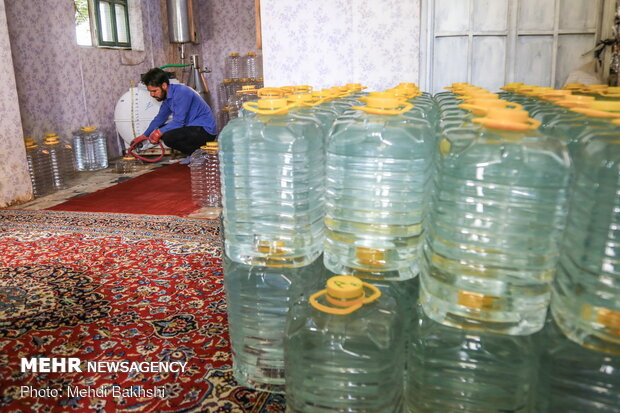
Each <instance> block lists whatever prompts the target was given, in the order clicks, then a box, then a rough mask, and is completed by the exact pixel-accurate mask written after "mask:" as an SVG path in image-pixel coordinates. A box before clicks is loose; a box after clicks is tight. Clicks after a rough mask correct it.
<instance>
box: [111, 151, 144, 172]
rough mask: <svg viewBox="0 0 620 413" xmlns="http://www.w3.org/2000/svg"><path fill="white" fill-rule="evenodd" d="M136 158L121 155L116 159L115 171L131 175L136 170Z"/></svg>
mask: <svg viewBox="0 0 620 413" xmlns="http://www.w3.org/2000/svg"><path fill="white" fill-rule="evenodd" d="M138 166H139V165H138V160H137V159H136V158H134V157H133V156H131V155H127V156H123V157H121V159H119V160H118V161H116V165H115V169H116V173H117V174H120V175H131V174H133V173H134V172H136V171H137V170H138Z"/></svg>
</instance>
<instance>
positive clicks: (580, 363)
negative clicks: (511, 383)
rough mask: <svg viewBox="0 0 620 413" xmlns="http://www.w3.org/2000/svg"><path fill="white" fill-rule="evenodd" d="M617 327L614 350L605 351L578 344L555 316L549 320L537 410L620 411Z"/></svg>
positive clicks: (550, 412)
mask: <svg viewBox="0 0 620 413" xmlns="http://www.w3.org/2000/svg"><path fill="white" fill-rule="evenodd" d="M576 316H577V317H579V316H580V315H579V314H576ZM617 327H618V324H616V327H615V329H612V330H611V331H610V332H611V333H612V335H611V336H610V338H612V339H613V341H615V343H616V344H615V350H614V351H611V352H605V351H601V350H597V349H594V348H589V346H584V345H580V344H577V343H576V342H575V341H573V340H571V339H569V338H568V337H566V334H565V333H564V332H563V330H562V329H560V328H559V327H558V326H557V324H556V323H555V321H554V320H553V319H551V318H550V319H549V320H548V322H547V325H545V329H544V330H543V332H542V336H543V342H542V346H541V347H542V350H543V351H542V356H541V362H540V369H539V379H538V381H537V385H536V387H537V388H538V397H537V402H536V410H535V411H536V412H537V413H556V412H562V413H584V412H605V413H620V374H618V371H620V352H618V348H619V346H618V344H617V343H619V342H620V334H619V332H620V330H619V329H618V328H617Z"/></svg>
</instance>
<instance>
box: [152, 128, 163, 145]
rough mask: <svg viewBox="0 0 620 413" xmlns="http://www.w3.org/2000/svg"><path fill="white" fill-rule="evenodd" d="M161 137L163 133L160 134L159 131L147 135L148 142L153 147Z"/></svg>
mask: <svg viewBox="0 0 620 413" xmlns="http://www.w3.org/2000/svg"><path fill="white" fill-rule="evenodd" d="M161 135H163V133H161V131H160V130H159V129H155V130H154V131H153V132H151V134H150V135H149V142H151V143H152V144H153V145H156V144H158V143H159V140H160V139H161Z"/></svg>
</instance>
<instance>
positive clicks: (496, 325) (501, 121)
mask: <svg viewBox="0 0 620 413" xmlns="http://www.w3.org/2000/svg"><path fill="white" fill-rule="evenodd" d="M473 121H474V122H475V123H478V124H481V125H482V128H481V129H480V132H479V133H476V134H472V133H466V134H464V136H461V140H460V141H454V142H452V141H450V139H449V137H445V136H444V137H443V139H444V140H442V142H441V143H440V147H441V148H442V150H441V154H442V156H441V158H440V162H441V165H440V166H439V168H438V169H439V174H438V176H437V178H436V179H435V185H436V187H435V188H434V190H433V191H432V193H433V200H432V204H433V208H432V210H431V212H430V214H429V220H428V226H427V227H426V228H425V231H426V240H425V245H424V259H423V260H422V262H423V266H422V271H421V275H422V279H421V293H420V300H421V302H422V304H423V306H424V310H425V312H426V314H428V316H429V317H431V318H432V319H434V320H435V321H437V322H440V323H444V324H448V325H455V326H459V325H462V324H463V323H464V322H467V323H468V322H471V320H476V322H477V323H479V324H480V325H481V328H486V329H489V330H493V331H498V332H503V333H507V334H516V335H527V334H532V333H534V332H536V331H538V330H540V329H541V328H542V326H543V324H544V320H545V315H546V312H547V307H548V304H549V298H550V289H551V281H552V280H553V277H554V275H555V269H556V264H557V260H558V256H559V247H560V246H559V243H560V237H561V235H562V233H563V230H564V227H565V221H566V215H567V200H568V194H569V184H570V178H571V163H570V159H569V156H568V152H567V150H566V147H565V146H564V145H563V144H562V143H561V142H559V141H558V140H556V139H552V138H549V137H546V136H544V135H541V134H539V133H538V131H537V130H536V128H537V126H538V122H537V121H535V120H533V119H531V118H528V115H527V112H525V111H522V110H518V109H490V110H489V111H488V113H487V115H486V116H485V117H480V118H476V119H474V120H473Z"/></svg>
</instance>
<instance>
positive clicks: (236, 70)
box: [224, 52, 243, 80]
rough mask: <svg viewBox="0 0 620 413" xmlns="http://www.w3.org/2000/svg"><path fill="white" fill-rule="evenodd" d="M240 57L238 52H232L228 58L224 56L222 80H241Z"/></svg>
mask: <svg viewBox="0 0 620 413" xmlns="http://www.w3.org/2000/svg"><path fill="white" fill-rule="evenodd" d="M241 70H242V67H241V56H239V53H238V52H232V53H231V54H229V55H228V56H226V60H225V61H224V78H225V79H233V80H234V79H237V80H238V79H241V78H242V77H243V76H242V73H241Z"/></svg>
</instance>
